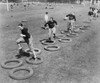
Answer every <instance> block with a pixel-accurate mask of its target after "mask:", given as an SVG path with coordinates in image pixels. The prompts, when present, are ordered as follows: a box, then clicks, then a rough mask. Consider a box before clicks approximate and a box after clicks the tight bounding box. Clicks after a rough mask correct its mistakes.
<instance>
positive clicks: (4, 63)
mask: <svg viewBox="0 0 100 83" xmlns="http://www.w3.org/2000/svg"><path fill="white" fill-rule="evenodd" d="M10 62H18V64H16V65H12V66H7V65H6V64H7V63H10ZM22 64H23V61H22V60H19V59H12V60H8V61H4V62H2V63H1V67H2V68H5V69H13V68H16V67H19V66H21V65H22Z"/></svg>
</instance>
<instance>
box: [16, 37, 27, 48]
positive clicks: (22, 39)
mask: <svg viewBox="0 0 100 83" xmlns="http://www.w3.org/2000/svg"><path fill="white" fill-rule="evenodd" d="M16 43H17V45H18V48H19V49H22V46H21V43H25V40H24V38H22V37H20V38H19V39H18V40H17V41H16Z"/></svg>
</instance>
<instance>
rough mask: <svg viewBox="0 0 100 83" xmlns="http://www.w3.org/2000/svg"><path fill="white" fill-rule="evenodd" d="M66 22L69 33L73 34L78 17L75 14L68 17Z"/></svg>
mask: <svg viewBox="0 0 100 83" xmlns="http://www.w3.org/2000/svg"><path fill="white" fill-rule="evenodd" d="M64 20H67V31H68V32H69V33H71V31H72V30H73V29H74V23H75V21H76V17H75V14H74V13H71V14H68V15H66V17H65V18H64Z"/></svg>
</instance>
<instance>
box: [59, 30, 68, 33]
mask: <svg viewBox="0 0 100 83" xmlns="http://www.w3.org/2000/svg"><path fill="white" fill-rule="evenodd" d="M60 33H61V34H66V33H68V31H66V30H61V31H60Z"/></svg>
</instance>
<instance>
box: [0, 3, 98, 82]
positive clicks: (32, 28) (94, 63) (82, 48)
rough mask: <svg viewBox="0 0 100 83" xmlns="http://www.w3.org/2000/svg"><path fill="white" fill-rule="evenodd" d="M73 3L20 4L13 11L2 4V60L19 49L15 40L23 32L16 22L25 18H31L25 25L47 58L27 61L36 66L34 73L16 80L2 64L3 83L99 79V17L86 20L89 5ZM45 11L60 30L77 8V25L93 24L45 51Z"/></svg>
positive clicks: (0, 14)
mask: <svg viewBox="0 0 100 83" xmlns="http://www.w3.org/2000/svg"><path fill="white" fill-rule="evenodd" d="M73 6H74V8H71V4H63V5H62V4H57V5H53V7H54V9H45V4H42V5H39V6H36V5H34V6H33V5H30V6H29V7H28V8H27V9H26V10H24V8H23V6H22V5H21V4H20V5H19V6H18V7H17V6H16V7H14V10H13V11H12V12H11V11H9V12H7V11H6V5H2V4H0V18H1V19H0V53H1V54H0V63H1V62H2V61H4V60H9V59H12V58H14V56H15V55H16V54H17V53H18V47H17V45H16V42H15V41H16V39H18V38H19V34H20V30H19V28H17V25H18V23H20V22H21V21H22V20H28V22H27V23H26V24H25V25H26V27H28V28H29V32H30V33H31V34H32V36H33V40H34V41H33V43H34V47H36V48H39V49H41V50H42V53H41V55H39V56H42V57H43V58H44V62H43V63H42V64H40V65H38V66H34V65H28V64H27V63H26V62H24V65H25V66H30V67H32V68H33V70H34V74H33V76H32V77H31V78H29V79H26V80H18V81H16V80H13V79H11V78H10V77H9V76H8V73H9V71H10V70H6V69H3V68H1V67H0V83H100V52H99V51H100V43H99V42H100V38H99V37H100V27H99V26H100V17H99V18H97V19H95V20H93V21H92V23H84V22H83V21H87V20H88V16H87V12H88V10H89V6H88V5H87V6H82V5H76V4H74V5H73ZM46 11H48V12H49V14H50V16H53V17H54V19H55V20H57V22H58V25H59V27H57V34H59V33H60V30H62V29H66V22H65V21H63V18H64V17H65V15H66V14H68V13H70V12H75V15H76V18H77V22H76V25H89V26H90V27H89V29H88V30H86V31H85V32H84V33H79V37H75V38H72V40H73V41H72V42H70V43H60V42H58V41H56V44H57V45H59V46H61V49H60V50H59V51H55V52H48V51H45V50H44V46H43V45H41V43H40V42H39V40H41V39H44V38H47V37H48V36H47V33H48V31H45V30H42V29H41V26H42V25H43V17H44V13H45V12H46ZM11 16H13V17H11ZM23 60H24V59H23Z"/></svg>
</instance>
